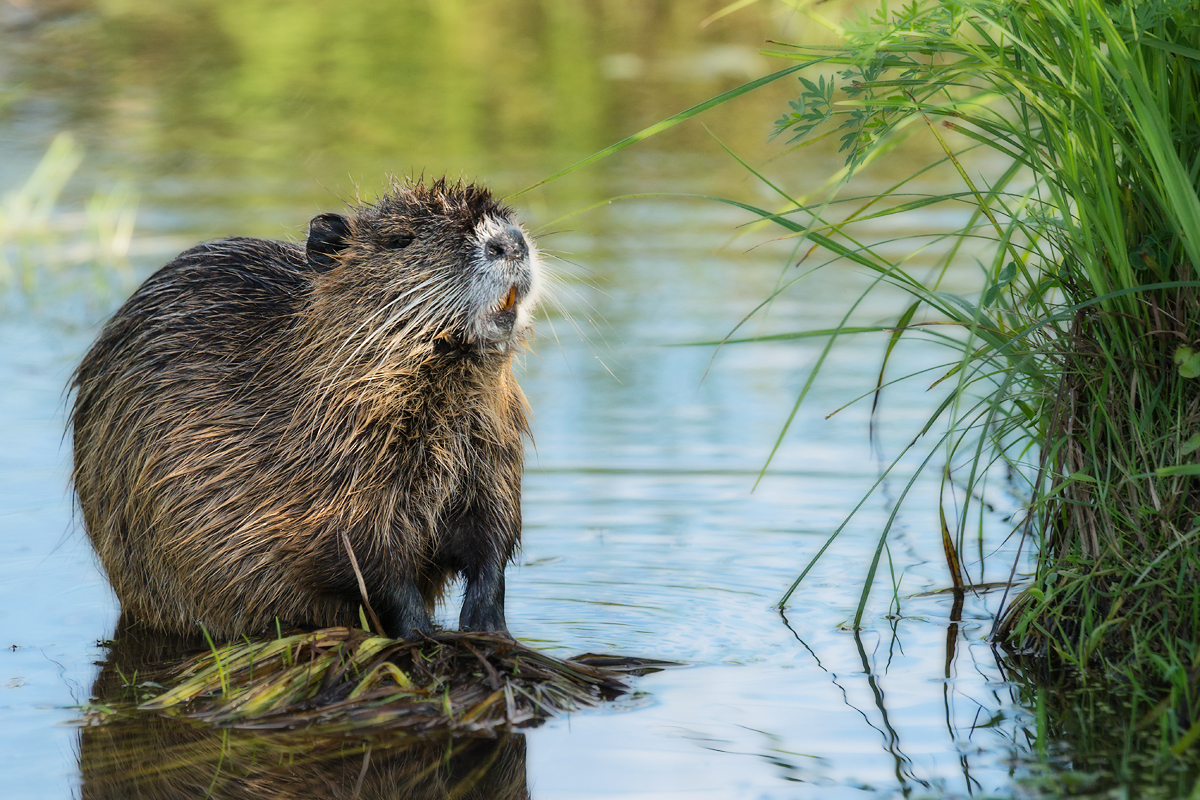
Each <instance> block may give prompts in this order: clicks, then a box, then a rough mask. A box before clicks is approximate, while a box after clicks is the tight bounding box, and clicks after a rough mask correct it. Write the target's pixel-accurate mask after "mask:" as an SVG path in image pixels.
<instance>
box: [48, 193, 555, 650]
mask: <svg viewBox="0 0 1200 800" xmlns="http://www.w3.org/2000/svg"><path fill="white" fill-rule="evenodd" d="M539 270H540V266H539V260H538V254H537V251H536V249H535V248H534V247H533V245H532V244H531V243H530V240H529V237H528V235H527V234H526V233H525V232H524V230H523V229H522V228H521V227H520V226H519V225H518V224H517V223H516V222H514V220H513V214H512V211H511V210H510V209H508V208H506V207H505V206H503V205H501V204H500V203H498V202H497V201H496V200H494V199H493V198H492V197H491V195H490V194H489V193H488V192H487V190H485V189H483V188H480V187H479V186H476V185H468V184H464V183H462V182H457V183H455V182H447V181H445V180H439V181H437V182H435V183H432V184H426V183H425V182H423V181H406V182H404V183H398V182H395V181H393V183H392V185H391V187H390V189H389V191H388V192H387V193H386V194H384V196H383V197H382V198H381V199H380V200H379V201H378V202H377V203H375V204H373V205H365V206H362V207H358V208H355V209H353V210H352V212H351V213H350V214H349V215H348V216H341V215H339V214H321V215H319V216H317V217H315V218H314V219H313V220H312V221H311V222H310V224H309V231H308V241H307V246H306V247H304V248H302V247H298V246H295V245H291V244H285V243H282V242H273V241H264V240H260V239H245V238H234V239H225V240H221V241H216V242H209V243H206V244H201V245H198V246H197V247H194V248H192V249H191V250H188V251H186V252H184V253H182V254H181V255H179V256H178V257H176V258H175V260H173V261H172V262H170V263H169V264H167V265H166V266H165V267H163V268H162V269H160V270H159V271H158V272H156V273H155V274H154V275H152V276H151V277H150V278H149V279H147V280H146V282H145V283H144V284H142V286H141V287H140V288H139V289H138V290H137V291H136V292H134V294H133V296H132V297H131V298H130V299H129V300H128V301H127V302H126V303H125V304H124V305H123V306H122V307H121V308H120V310H118V311H117V312H116V314H115V315H114V316H113V318H112V319H111V320H110V321H109V322H108V324H107V325H105V327H104V329H103V331H102V332H101V334H100V336H99V338H98V340H97V341H96V343H95V344H94V345H93V346H92V348H91V350H90V351H89V352H88V354H87V356H85V357H84V359H83V363H82V364H80V366H79V368H78V370H76V372H75V375H74V377H73V380H72V386H73V388H74V389H75V392H76V394H75V401H74V409H73V411H72V414H71V425H72V427H73V431H74V456H75V468H74V472H73V475H72V480H73V482H74V486H75V490H76V492H77V493H78V496H79V502H80V506H81V508H82V511H83V519H84V524H85V525H86V527H87V531H88V535H89V536H90V538H91V540H92V544H93V545H94V547H95V549H96V552H97V554H98V555H99V558H100V562H101V563H102V565H103V567H104V569H105V571H106V572H107V574H108V578H109V581H110V582H111V583H112V586H113V589H114V590H115V591H116V594H117V598H118V599H119V600H120V603H121V608H122V614H123V616H127V617H131V618H132V619H134V620H136V621H137V622H138V623H140V624H144V625H147V626H149V627H151V628H155V629H159V630H164V631H171V632H175V633H183V634H187V633H195V632H196V631H197V630H198V629H199V628H200V626H202V627H203V628H204V630H206V631H207V632H208V633H209V634H210V635H213V636H216V637H220V638H231V637H235V636H239V635H241V634H243V633H254V632H261V631H264V630H274V628H275V625H276V624H277V622H276V621H277V620H279V621H282V622H284V623H290V624H300V625H309V626H329V625H352V624H357V623H358V622H359V620H360V614H361V613H362V610H364V609H365V610H367V611H368V613H372V614H374V615H375V618H376V619H377V620H378V622H377V623H376V624H377V625H381V626H382V628H383V630H384V632H386V633H388V634H390V635H392V636H395V637H410V636H413V635H415V634H416V632H418V631H420V632H429V631H431V630H432V627H431V622H430V614H431V612H432V608H433V606H434V603H435V602H436V601H437V600H438V599H439V598H440V596H441V594H442V591H443V589H444V588H445V587H446V585H447V583H448V582H449V581H450V580H451V579H452V578H453V577H454V576H455V575H461V576H462V577H463V578H464V579H465V583H466V588H465V595H464V599H463V604H462V613H461V615H460V617H459V624H460V627H461V628H462V629H463V630H488V631H507V627H506V625H505V620H504V567H505V565H506V564H507V563H508V561H509V560H510V559H511V558H512V556H513V553H514V551H515V549H516V547H517V544H518V541H519V538H520V531H521V510H520V509H521V497H520V482H521V472H522V462H523V448H522V437H523V435H525V434H526V433H527V432H528V425H527V422H526V415H525V399H524V396H523V395H522V393H521V390H520V387H518V386H517V383H516V381H515V379H514V378H513V374H512V366H511V365H512V359H513V356H514V353H516V352H517V351H518V350H520V349H521V348H522V347H523V345H524V343H525V341H526V339H527V336H528V333H529V331H530V327H531V322H532V320H531V312H532V308H533V305H534V303H535V300H536V297H537V291H538V283H539Z"/></svg>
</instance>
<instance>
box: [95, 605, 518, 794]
mask: <svg viewBox="0 0 1200 800" xmlns="http://www.w3.org/2000/svg"><path fill="white" fill-rule="evenodd" d="M113 639H114V640H113V642H112V644H111V646H110V649H109V654H108V658H107V659H106V660H105V661H104V662H103V664H102V665H101V671H100V676H99V677H98V678H97V679H96V683H95V685H94V686H93V692H92V696H93V702H94V703H100V704H115V703H120V702H124V701H128V700H130V699H132V698H130V697H129V694H130V693H131V692H136V687H135V686H134V684H137V683H141V682H144V681H145V680H147V679H153V677H154V676H155V674H156V672H157V671H159V670H161V665H164V664H177V663H179V661H180V660H181V659H182V658H186V657H187V656H188V655H190V654H193V653H194V652H196V651H197V650H202V649H203V648H204V645H203V643H202V642H199V641H197V640H196V639H165V638H163V637H161V636H148V635H144V634H140V633H139V631H138V630H137V629H136V628H132V627H131V626H127V625H124V624H119V625H118V629H117V633H116V634H114V637H113ZM79 767H80V772H81V773H82V778H83V785H82V796H83V797H84V798H113V799H114V800H116V799H117V798H121V799H122V800H123V799H124V798H129V797H138V798H145V799H146V800H151V799H153V800H160V799H161V800H166V798H195V797H213V798H230V800H233V798H312V797H319V798H329V799H330V800H340V798H364V800H365V799H366V798H383V797H387V798H414V800H424V799H425V798H450V797H454V798H480V800H482V798H499V799H500V800H508V799H509V798H526V797H528V796H529V791H528V788H527V785H526V778H525V737H524V736H523V735H521V734H518V733H508V734H502V735H500V736H499V737H497V738H494V739H482V738H475V739H472V738H451V737H434V738H413V737H407V738H405V737H400V736H394V737H387V736H377V737H371V738H355V737H321V736H316V735H312V734H308V733H305V732H303V731H298V732H269V733H259V732H253V731H243V730H232V729H221V728H214V727H210V726H200V725H196V724H192V723H189V722H187V721H182V720H173V719H167V718H164V717H159V716H155V715H151V714H141V715H137V716H136V717H132V718H124V719H119V720H116V721H113V722H110V723H106V724H100V725H93V726H89V727H85V728H82V729H81V730H80V743H79Z"/></svg>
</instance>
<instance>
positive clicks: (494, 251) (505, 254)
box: [483, 225, 529, 260]
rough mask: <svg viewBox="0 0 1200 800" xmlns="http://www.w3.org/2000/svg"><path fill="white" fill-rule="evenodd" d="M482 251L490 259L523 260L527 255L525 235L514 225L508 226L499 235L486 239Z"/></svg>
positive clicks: (527, 246) (527, 247) (527, 248)
mask: <svg viewBox="0 0 1200 800" xmlns="http://www.w3.org/2000/svg"><path fill="white" fill-rule="evenodd" d="M483 251H484V252H485V253H487V257H488V258H491V259H500V258H503V259H517V260H520V259H524V258H526V257H527V256H528V255H529V244H528V243H526V241H525V234H523V233H521V229H520V228H518V227H517V226H516V225H509V226H508V227H507V228H505V229H504V230H503V231H501V232H500V233H498V234H496V235H495V236H493V237H492V238H491V239H488V241H487V244H486V245H484V247H483Z"/></svg>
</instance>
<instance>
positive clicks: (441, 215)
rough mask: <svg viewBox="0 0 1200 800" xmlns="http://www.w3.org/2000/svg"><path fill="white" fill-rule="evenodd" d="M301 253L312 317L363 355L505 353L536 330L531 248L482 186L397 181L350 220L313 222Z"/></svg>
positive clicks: (326, 217)
mask: <svg viewBox="0 0 1200 800" xmlns="http://www.w3.org/2000/svg"><path fill="white" fill-rule="evenodd" d="M307 251H308V261H309V264H310V266H312V268H313V269H314V270H315V271H316V273H317V275H316V278H315V279H314V296H313V303H312V311H313V313H314V315H316V316H317V317H318V318H319V324H323V325H331V324H332V325H334V326H335V327H336V328H338V329H339V330H340V331H341V332H343V333H345V334H348V336H349V339H348V342H347V343H352V342H353V341H355V340H360V344H359V345H358V347H359V350H360V351H361V350H365V349H367V348H369V349H371V350H376V349H377V347H376V345H378V346H381V347H383V348H385V349H388V350H392V351H395V350H396V349H397V348H401V349H403V350H404V351H405V352H406V354H408V355H422V356H427V355H428V354H430V353H442V354H447V353H452V354H461V355H463V356H472V357H487V356H507V355H509V354H510V353H512V352H513V351H514V349H516V348H517V347H518V346H519V345H520V344H521V343H522V342H523V341H524V339H525V336H526V334H527V333H528V331H529V329H530V327H531V326H532V311H533V306H534V304H535V302H536V300H537V293H538V286H539V282H540V281H539V273H540V269H541V267H540V262H539V259H538V252H537V249H536V248H535V247H534V245H533V242H532V241H530V238H529V234H528V233H527V232H526V231H525V230H524V229H523V228H522V227H521V226H520V225H519V224H517V223H516V222H515V221H514V219H513V216H512V212H511V210H510V209H508V208H506V207H505V206H503V205H501V204H500V203H498V202H497V201H496V200H494V199H493V198H492V196H491V194H490V193H489V192H488V191H487V190H486V189H484V188H482V187H480V186H476V185H474V184H466V183H462V182H457V183H450V182H447V181H446V180H444V179H442V180H439V181H437V182H435V183H432V184H429V185H426V184H425V183H423V182H420V181H409V182H406V183H403V184H399V183H394V184H393V185H392V188H391V190H390V191H389V192H388V193H387V194H385V195H384V196H383V197H382V198H381V199H380V200H379V202H377V203H375V204H374V205H371V206H365V207H362V208H359V209H357V210H356V211H355V213H353V214H351V215H349V216H342V215H340V214H321V215H319V216H317V217H315V218H314V219H313V220H312V222H311V223H310V224H309V233H308V243H307Z"/></svg>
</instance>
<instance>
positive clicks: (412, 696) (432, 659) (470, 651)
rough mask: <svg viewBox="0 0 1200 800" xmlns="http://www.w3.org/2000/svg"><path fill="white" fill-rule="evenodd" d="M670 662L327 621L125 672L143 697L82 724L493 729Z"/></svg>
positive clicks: (604, 694) (591, 701) (580, 700)
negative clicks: (394, 635)
mask: <svg viewBox="0 0 1200 800" xmlns="http://www.w3.org/2000/svg"><path fill="white" fill-rule="evenodd" d="M667 666H674V665H673V664H672V663H671V662H664V661H652V660H649V659H637V658H623V657H618V656H596V655H591V654H585V655H582V656H577V657H576V658H575V659H571V660H564V659H560V658H555V657H554V656H550V655H547V654H545V653H539V652H538V651H536V650H533V649H530V648H528V647H526V646H525V645H522V644H520V643H518V642H515V641H513V640H511V639H507V638H504V637H502V636H494V635H491V634H486V633H450V632H445V633H437V634H435V635H433V636H426V637H423V638H422V639H419V640H414V641H404V640H397V639H388V638H384V637H380V636H375V635H372V634H370V633H368V632H366V631H361V630H353V629H349V628H326V629H323V630H319V631H315V632H311V633H300V634H293V635H288V636H280V637H278V638H274V639H262V640H257V641H254V640H242V641H238V642H232V643H229V644H226V645H223V646H221V647H218V648H212V649H210V650H209V651H208V652H205V653H202V654H200V655H197V656H195V657H193V658H191V659H189V660H187V661H185V662H184V663H182V664H180V665H178V666H177V667H175V668H173V669H169V670H167V671H166V672H165V673H164V674H162V676H161V677H159V676H158V675H155V676H154V677H155V678H156V680H149V681H147V680H145V679H144V673H143V676H138V677H133V676H128V675H126V676H124V680H125V681H126V684H127V685H126V688H132V689H134V690H135V691H136V692H137V698H138V701H134V702H118V703H105V702H104V701H103V699H101V700H100V701H99V702H93V703H92V704H90V705H89V706H88V707H87V709H86V719H85V724H88V723H90V724H98V723H103V722H105V721H106V720H108V719H112V718H114V717H121V718H128V717H129V716H130V715H136V714H139V713H154V714H160V715H163V716H167V717H174V718H186V719H190V720H194V721H197V722H200V723H208V724H211V725H217V726H222V727H233V728H243V729H259V730H264V729H279V730H288V729H298V728H307V729H310V730H319V731H321V732H327V733H343V732H345V733H350V732H356V733H366V732H376V731H385V730H387V731H406V732H409V733H415V734H430V733H445V732H453V733H464V734H475V735H491V734H493V733H495V732H497V731H499V730H507V729H510V728H513V727H523V726H530V725H536V724H538V723H540V722H541V721H542V720H544V719H546V718H547V717H550V716H553V715H555V714H560V713H563V712H569V711H573V710H576V709H579V708H583V707H587V706H595V705H597V704H599V703H601V702H603V701H606V700H612V699H614V698H616V697H618V696H620V695H622V694H625V693H627V692H629V691H630V689H629V686H628V685H627V684H626V683H625V682H624V681H623V680H622V679H621V678H622V677H624V676H625V675H631V674H632V675H638V674H645V673H647V672H655V671H657V670H659V669H662V668H664V667H667ZM130 684H132V686H131V685H130ZM139 701H140V702H139Z"/></svg>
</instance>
